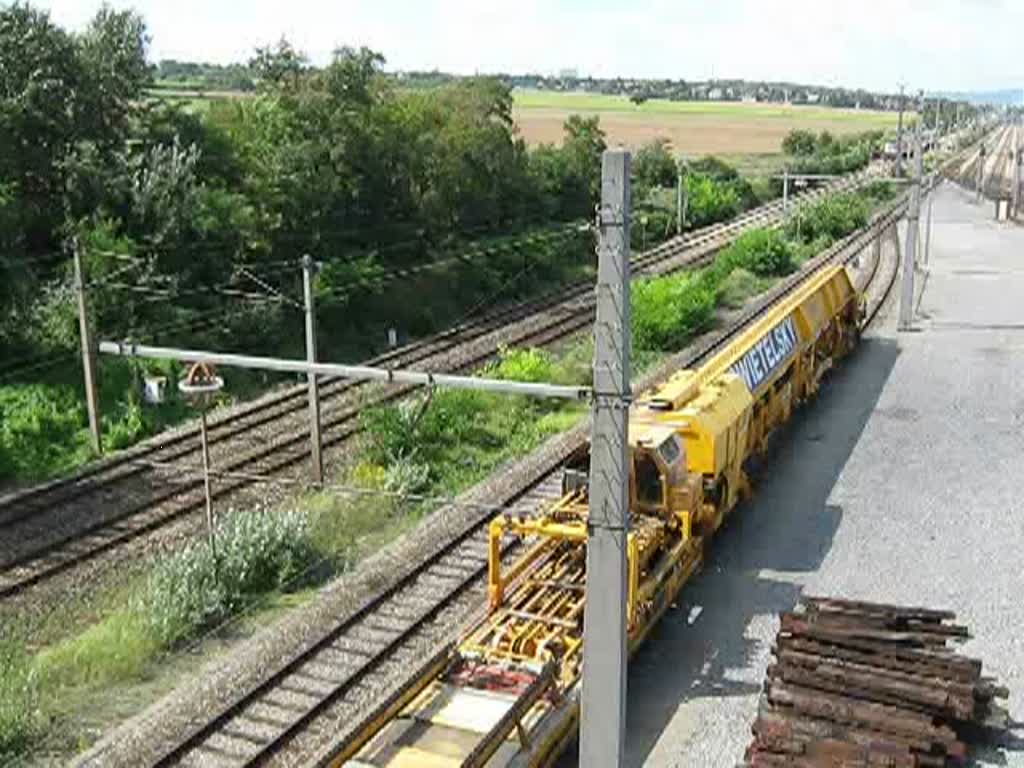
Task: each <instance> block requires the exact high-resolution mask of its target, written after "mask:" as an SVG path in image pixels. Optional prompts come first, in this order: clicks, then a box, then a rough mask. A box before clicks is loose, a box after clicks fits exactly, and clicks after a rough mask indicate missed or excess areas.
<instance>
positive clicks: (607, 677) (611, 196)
mask: <svg viewBox="0 0 1024 768" xmlns="http://www.w3.org/2000/svg"><path fill="white" fill-rule="evenodd" d="M601 165H602V167H601V208H600V212H599V214H598V216H599V220H598V227H599V233H600V239H599V242H598V267H597V321H596V324H595V326H594V341H595V343H594V405H593V433H592V435H591V439H590V485H589V489H590V490H589V503H590V513H589V515H590V517H589V522H588V525H587V591H586V610H585V611H584V616H583V697H582V710H581V720H580V765H581V766H587V768H618V766H619V765H621V764H622V755H623V744H624V741H625V719H626V662H627V646H626V599H627V593H626V540H627V536H628V534H629V440H628V437H629V435H628V432H629V402H630V383H629V358H630V349H629V347H630V333H629V331H630V308H629V219H630V184H629V177H630V155H629V152H627V151H625V150H622V149H612V150H608V151H607V152H605V153H604V157H603V158H602V164H601Z"/></svg>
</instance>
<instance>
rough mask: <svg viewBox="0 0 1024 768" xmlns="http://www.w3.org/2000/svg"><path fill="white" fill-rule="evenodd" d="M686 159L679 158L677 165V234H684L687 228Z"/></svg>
mask: <svg viewBox="0 0 1024 768" xmlns="http://www.w3.org/2000/svg"><path fill="white" fill-rule="evenodd" d="M685 174H686V161H685V160H683V158H681V157H680V158H679V163H678V165H677V167H676V235H677V236H678V235H681V234H683V230H684V229H685V228H686V208H687V203H688V202H689V200H687V194H686V175H685Z"/></svg>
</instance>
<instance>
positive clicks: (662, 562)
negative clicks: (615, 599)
mask: <svg viewBox="0 0 1024 768" xmlns="http://www.w3.org/2000/svg"><path fill="white" fill-rule="evenodd" d="M862 317H863V304H862V299H861V297H860V296H859V295H858V293H857V291H856V290H855V288H854V286H853V283H852V281H851V278H850V275H849V273H848V272H847V270H846V268H845V267H829V268H826V269H824V270H823V271H821V272H819V273H818V274H817V275H816V276H814V277H812V278H811V279H809V280H808V281H806V282H805V283H804V284H803V285H801V286H800V287H799V288H797V289H796V290H795V291H793V292H792V293H790V294H789V295H788V296H787V297H786V298H784V299H783V300H782V301H780V302H779V303H777V304H776V305H775V306H774V307H773V308H772V309H771V310H770V311H769V312H768V313H767V314H765V315H764V316H763V317H762V318H761V319H759V320H758V321H757V322H756V323H754V324H753V325H752V326H751V327H750V328H749V329H748V330H746V331H745V332H744V333H743V334H742V335H740V336H739V337H738V338H736V339H735V340H733V341H732V342H731V343H730V344H729V345H728V346H727V347H725V348H724V349H723V350H722V351H721V352H719V353H718V354H716V355H715V356H714V357H713V358H711V359H710V360H709V361H708V362H707V363H705V364H704V365H703V366H702V367H700V368H698V369H696V370H683V371H679V372H678V373H676V374H675V375H673V376H672V377H671V378H670V379H669V380H668V381H667V382H666V383H665V384H664V385H663V386H661V387H660V388H659V389H656V390H654V391H651V392H649V393H647V394H646V395H645V396H644V397H643V398H641V399H640V400H639V401H638V402H637V403H636V404H635V405H634V406H633V408H632V410H631V413H630V421H629V435H630V447H631V453H632V470H631V473H630V499H631V517H630V529H629V537H628V571H627V572H628V579H629V592H628V599H629V606H628V611H627V620H628V637H629V644H630V650H631V651H633V650H635V649H636V648H637V647H638V646H639V644H640V643H641V642H642V641H643V640H644V638H645V637H646V636H647V633H648V632H649V631H650V629H651V628H652V627H653V626H654V624H655V623H656V622H657V621H658V619H659V618H660V617H661V614H662V613H663V612H664V610H665V608H666V607H667V606H668V605H669V604H670V603H671V602H672V601H673V600H674V598H675V596H676V594H677V593H678V591H679V589H680V588H681V587H682V585H683V584H684V583H686V580H687V579H688V578H689V577H690V576H691V575H692V574H693V573H694V572H695V571H696V570H697V569H698V568H699V567H700V565H701V561H702V557H703V551H704V547H705V545H706V543H707V542H708V540H709V538H710V537H711V536H712V535H713V534H714V532H715V531H716V530H717V529H718V528H719V526H720V525H721V524H722V521H723V519H724V518H725V516H726V515H727V514H728V512H729V511H730V510H731V509H732V508H733V507H734V506H735V505H736V502H737V500H738V499H739V498H740V496H742V495H743V494H745V493H746V492H747V491H748V488H749V486H748V483H747V479H746V474H745V472H744V463H745V462H746V460H747V459H748V458H750V457H752V456H754V455H756V454H759V453H762V452H763V451H764V449H765V447H766V441H767V438H768V436H769V434H770V433H771V432H772V430H773V429H774V428H775V427H776V426H778V425H779V424H782V423H783V422H785V421H786V420H787V419H788V418H789V415H790V413H791V412H792V410H793V407H794V406H795V405H797V404H798V403H800V402H801V401H803V400H806V399H807V398H809V397H810V396H812V395H813V394H814V393H815V392H816V391H817V389H818V386H819V383H820V381H821V379H822V376H824V375H825V373H826V372H827V371H828V370H829V369H830V368H831V367H832V366H833V364H834V362H835V361H836V360H837V359H839V358H841V357H843V356H844V355H845V354H846V353H848V352H849V351H850V349H852V347H853V346H854V345H855V343H856V342H857V339H858V336H859V330H860V324H861V320H862ZM585 465H586V457H585V456H584V457H581V462H580V463H579V466H577V467H575V468H574V467H573V466H570V467H568V468H567V470H566V473H565V480H564V485H565V494H564V496H563V497H562V498H561V499H560V500H559V501H558V502H557V503H556V504H554V505H553V506H551V507H549V508H546V509H542V510H540V511H539V512H538V514H537V516H535V517H531V518H527V519H512V518H509V517H499V518H497V519H495V520H494V521H493V522H492V523H491V526H490V568H489V571H490V574H489V576H490V578H489V599H490V610H489V612H488V614H487V615H486V617H485V618H483V619H482V620H480V621H479V622H478V623H477V624H476V625H475V626H473V627H472V628H471V629H470V630H469V632H468V633H467V634H466V635H465V636H464V639H463V640H462V641H461V642H460V643H459V645H458V648H457V651H456V652H455V653H454V654H453V655H452V658H450V659H449V660H447V662H446V663H445V664H444V665H443V668H441V669H439V670H438V671H437V672H436V673H435V674H434V675H432V676H428V677H426V678H424V679H422V680H420V681H418V683H417V685H416V686H414V687H413V688H412V689H410V691H409V693H408V695H407V696H406V697H404V699H403V701H402V702H400V703H398V704H396V705H395V707H394V708H393V709H392V711H390V712H387V713H385V714H384V715H383V716H382V717H381V718H380V719H379V721H378V722H377V723H375V724H374V726H373V727H371V728H369V729H368V730H367V732H366V733H364V734H361V735H360V738H359V739H358V741H357V742H356V743H354V744H353V745H352V746H351V747H350V748H349V751H348V752H347V753H346V754H343V755H342V756H341V757H340V758H339V764H345V765H348V766H358V767H359V768H368V767H369V766H374V767H375V768H412V767H413V766H415V767H416V768H435V767H437V768H440V767H441V766H444V767H445V768H447V767H449V766H484V765H486V766H499V767H501V768H505V767H510V768H511V767H513V766H514V767H516V768H520V767H523V766H539V765H546V764H549V763H550V762H552V761H553V760H554V759H555V758H556V757H557V755H558V754H559V753H560V752H561V750H562V748H563V747H564V746H565V744H566V742H567V741H568V740H569V739H570V738H572V737H573V736H574V734H575V731H576V726H577V722H578V715H579V683H580V674H581V671H582V656H583V611H584V585H585V582H586V574H585V563H586V540H587V531H586V519H587V491H586V474H585ZM508 536H517V537H520V538H521V539H522V540H523V542H524V544H525V552H524V554H523V555H522V556H521V557H520V558H519V559H518V560H517V561H516V562H515V563H514V564H513V565H512V566H511V567H510V568H508V569H507V570H505V571H503V570H502V567H501V557H500V555H501V549H502V543H503V541H504V540H506V537H508Z"/></svg>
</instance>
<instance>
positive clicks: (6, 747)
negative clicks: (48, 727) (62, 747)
mask: <svg viewBox="0 0 1024 768" xmlns="http://www.w3.org/2000/svg"><path fill="white" fill-rule="evenodd" d="M39 728H40V715H39V681H38V677H37V675H36V673H35V671H34V670H33V668H32V665H31V663H30V661H29V658H28V657H27V655H26V654H25V652H24V651H23V650H22V649H21V648H20V647H19V646H17V645H16V644H14V643H13V642H10V641H7V640H0V764H6V762H7V761H8V760H10V759H13V758H14V757H15V756H17V755H18V754H20V753H21V752H22V751H23V750H24V749H25V747H26V746H27V745H28V743H29V742H30V741H31V739H32V738H33V737H34V736H35V735H36V734H37V733H38V731H39Z"/></svg>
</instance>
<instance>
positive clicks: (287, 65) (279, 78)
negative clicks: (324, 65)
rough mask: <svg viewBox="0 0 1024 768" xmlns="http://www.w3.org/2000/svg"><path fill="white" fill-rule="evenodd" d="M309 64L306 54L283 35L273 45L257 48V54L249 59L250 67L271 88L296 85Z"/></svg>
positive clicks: (262, 83)
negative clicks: (296, 48)
mask: <svg viewBox="0 0 1024 768" xmlns="http://www.w3.org/2000/svg"><path fill="white" fill-rule="evenodd" d="M308 66H309V59H307V58H306V55H305V54H304V53H301V52H300V51H297V50H295V48H294V47H293V46H292V44H291V43H289V42H288V41H287V40H286V39H285V38H283V37H282V38H281V39H280V40H278V41H277V43H276V44H275V45H273V46H270V45H268V46H264V47H262V48H257V49H256V55H255V56H253V57H252V58H251V59H250V60H249V69H250V70H252V71H253V73H254V74H255V76H256V78H257V80H258V81H259V82H260V84H261V85H263V86H265V87H270V88H280V87H285V86H294V85H295V83H297V82H298V80H299V77H300V76H301V75H302V73H303V72H304V71H305V70H306V68H307V67H308Z"/></svg>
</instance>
